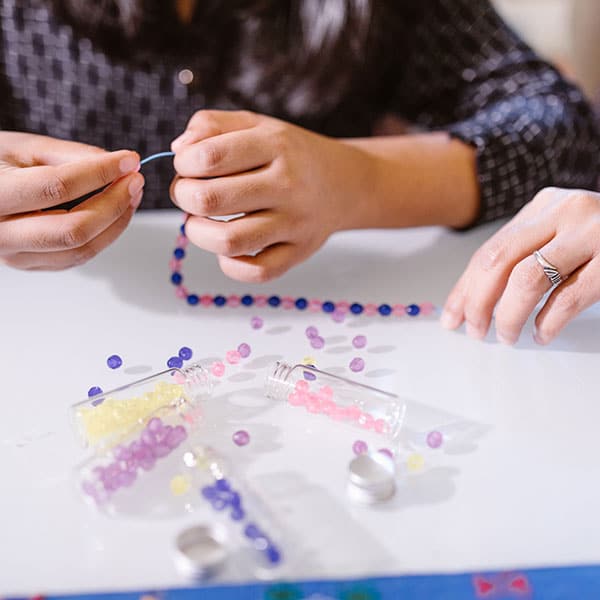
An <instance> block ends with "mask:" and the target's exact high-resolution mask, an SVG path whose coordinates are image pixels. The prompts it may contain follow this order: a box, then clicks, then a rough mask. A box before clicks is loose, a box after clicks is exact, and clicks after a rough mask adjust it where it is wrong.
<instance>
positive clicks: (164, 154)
mask: <svg viewBox="0 0 600 600" xmlns="http://www.w3.org/2000/svg"><path fill="white" fill-rule="evenodd" d="M167 156H175V152H158V153H157V154H151V155H150V156H146V158H144V160H142V161H140V167H141V166H143V165H145V164H146V163H149V162H151V161H153V160H156V159H157V158H166V157H167Z"/></svg>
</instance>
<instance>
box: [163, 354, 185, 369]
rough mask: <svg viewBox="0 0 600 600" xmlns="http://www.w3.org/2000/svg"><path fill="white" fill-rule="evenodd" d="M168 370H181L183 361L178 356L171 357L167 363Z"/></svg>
mask: <svg viewBox="0 0 600 600" xmlns="http://www.w3.org/2000/svg"><path fill="white" fill-rule="evenodd" d="M167 367H169V369H181V367H183V359H182V358H181V357H179V356H171V358H169V360H168V361H167Z"/></svg>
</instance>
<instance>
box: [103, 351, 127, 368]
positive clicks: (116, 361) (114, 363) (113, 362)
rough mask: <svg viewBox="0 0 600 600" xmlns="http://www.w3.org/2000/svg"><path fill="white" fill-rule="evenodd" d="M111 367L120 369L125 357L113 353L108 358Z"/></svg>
mask: <svg viewBox="0 0 600 600" xmlns="http://www.w3.org/2000/svg"><path fill="white" fill-rule="evenodd" d="M106 364H107V365H108V368H109V369H118V368H119V367H120V366H121V365H122V364H123V359H122V358H121V357H120V356H119V355H118V354H113V355H112V356H109V357H108V358H107V359H106Z"/></svg>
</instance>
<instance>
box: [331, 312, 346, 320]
mask: <svg viewBox="0 0 600 600" xmlns="http://www.w3.org/2000/svg"><path fill="white" fill-rule="evenodd" d="M331 318H332V319H333V320H334V321H335V322H336V323H343V322H344V320H345V318H346V315H345V314H344V313H343V312H340V311H339V310H336V311H334V312H333V314H332V315H331Z"/></svg>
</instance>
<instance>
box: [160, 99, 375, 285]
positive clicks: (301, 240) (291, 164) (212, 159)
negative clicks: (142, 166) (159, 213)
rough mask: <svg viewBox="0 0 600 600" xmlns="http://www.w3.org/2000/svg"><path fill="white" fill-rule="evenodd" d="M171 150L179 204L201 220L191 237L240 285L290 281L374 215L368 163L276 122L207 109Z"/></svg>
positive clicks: (355, 152)
mask: <svg viewBox="0 0 600 600" xmlns="http://www.w3.org/2000/svg"><path fill="white" fill-rule="evenodd" d="M172 149H173V151H174V152H176V156H175V168H176V170H177V173H178V177H177V178H176V179H175V180H174V181H173V184H172V186H171V197H172V198H173V201H174V202H175V204H177V206H179V207H180V208H181V209H182V210H184V211H185V212H187V213H190V215H192V216H191V217H190V218H189V219H188V221H187V224H186V234H187V236H188V238H189V239H190V240H191V241H192V242H193V243H194V244H196V245H197V246H200V247H201V248H204V249H205V250H208V251H210V252H214V253H215V254H217V255H218V257H219V263H220V266H221V269H222V270H223V272H224V273H225V274H226V275H228V276H230V277H232V278H233V279H239V280H241V281H250V282H262V281H267V280H269V279H272V278H274V277H278V276H279V275H282V274H283V273H284V272H285V271H287V270H288V269H289V268H290V267H292V266H293V265H295V264H297V263H299V262H301V261H302V260H304V259H306V258H307V257H309V256H310V255H311V254H312V253H313V252H315V251H316V250H317V249H318V248H319V247H320V246H321V245H322V244H323V243H324V242H325V240H326V239H327V238H328V237H329V236H330V235H331V234H332V233H333V232H335V231H338V230H341V229H349V228H354V227H360V226H361V212H363V211H367V210H370V207H369V205H368V201H369V197H368V192H369V189H370V187H369V183H370V177H371V170H372V164H371V162H372V160H371V158H370V157H369V155H367V154H366V153H364V152H363V151H362V150H360V149H358V148H355V147H353V146H351V145H349V144H345V143H343V142H338V141H335V140H333V139H330V138H326V137H323V136H320V135H317V134H314V133H311V132H309V131H307V130H304V129H301V128H299V127H296V126H293V125H290V124H288V123H285V122H283V121H279V120H277V119H273V118H270V117H265V116H262V115H257V114H253V113H249V112H227V111H200V112H198V113H196V114H195V115H194V116H193V117H192V119H191V120H190V122H189V124H188V128H187V129H186V131H185V132H184V133H183V135H181V136H180V137H179V138H178V139H176V140H175V141H174V142H173V145H172ZM239 213H244V215H245V216H244V217H242V218H238V219H234V220H232V221H229V222H222V221H215V220H213V219H210V218H207V217H215V216H224V215H234V214H239Z"/></svg>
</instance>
